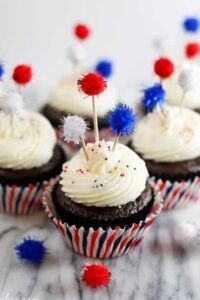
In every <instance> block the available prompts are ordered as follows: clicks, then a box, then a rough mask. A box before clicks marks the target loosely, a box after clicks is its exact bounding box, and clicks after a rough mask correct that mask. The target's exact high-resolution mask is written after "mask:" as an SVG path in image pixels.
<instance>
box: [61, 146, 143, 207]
mask: <svg viewBox="0 0 200 300" xmlns="http://www.w3.org/2000/svg"><path fill="white" fill-rule="evenodd" d="M87 151H88V154H89V161H86V159H85V157H84V153H83V150H82V149H81V150H80V151H79V153H78V154H77V155H76V156H74V157H73V158H72V159H71V160H70V161H69V162H67V163H65V164H64V166H63V172H62V173H61V179H60V184H61V187H62V191H63V192H64V193H65V195H66V196H67V197H69V198H71V199H72V200H73V201H75V202H77V203H81V204H83V205H86V206H98V207H104V206H119V205H123V204H126V203H128V202H130V201H134V200H135V199H137V197H139V196H140V195H141V193H142V192H143V191H144V189H145V186H146V181H147V178H148V172H147V169H146V166H145V163H144V161H143V160H142V159H141V158H140V157H139V156H138V155H137V154H136V153H135V152H133V151H132V150H130V149H129V148H128V147H126V146H125V145H122V144H117V146H116V148H115V151H114V152H113V151H112V142H105V141H101V142H99V143H95V144H87Z"/></svg>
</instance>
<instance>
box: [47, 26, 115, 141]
mask: <svg viewBox="0 0 200 300" xmlns="http://www.w3.org/2000/svg"><path fill="white" fill-rule="evenodd" d="M90 32H91V31H90V29H89V27H88V26H86V25H85V24H78V25H77V26H76V27H75V29H74V33H75V37H76V38H77V39H78V40H79V41H81V46H82V42H83V40H86V39H87V38H88V37H89V33H90ZM83 33H84V35H83ZM68 57H69V60H70V61H71V63H72V71H71V72H70V73H69V74H68V75H67V76H65V77H64V78H62V79H61V81H60V82H58V84H57V85H56V86H55V87H54V88H53V89H52V91H51V93H50V95H49V99H48V102H47V104H46V105H45V106H44V107H43V108H42V113H43V114H44V115H45V117H46V118H47V119H48V120H49V121H50V122H51V124H52V125H53V126H54V127H55V128H56V131H57V135H58V138H61V140H62V137H61V134H60V133H61V132H60V130H59V129H58V126H59V125H60V122H61V119H62V118H63V116H65V117H66V116H68V115H70V114H78V115H80V116H81V115H84V116H85V118H86V119H87V122H88V125H89V128H90V132H88V133H87V140H88V141H89V140H91V139H92V138H93V120H92V119H93V115H92V108H91V107H90V106H86V105H85V101H84V100H83V97H82V95H81V94H80V92H79V91H78V90H77V80H78V78H79V77H80V76H81V74H83V73H85V72H86V71H89V70H90V69H93V70H95V71H96V72H97V73H99V74H100V75H102V76H103V77H104V78H106V79H108V78H110V77H111V75H112V73H113V64H112V62H111V61H109V60H107V59H104V60H100V61H99V62H97V64H96V66H92V67H90V66H88V64H86V59H85V54H84V51H83V46H82V47H77V46H76V47H70V48H69V51H68ZM102 100H104V101H102ZM117 101H118V95H117V90H116V88H115V87H114V85H110V86H109V88H108V89H107V90H106V91H105V93H104V98H103V99H102V96H101V95H100V96H99V100H98V101H97V104H96V105H97V111H98V118H99V129H100V130H101V131H100V134H101V135H102V136H103V137H107V135H108V130H106V129H107V128H108V124H107V122H106V113H107V111H109V110H110V109H111V108H112V107H113V106H114V105H116V104H117Z"/></svg>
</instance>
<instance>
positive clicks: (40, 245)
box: [14, 237, 48, 265]
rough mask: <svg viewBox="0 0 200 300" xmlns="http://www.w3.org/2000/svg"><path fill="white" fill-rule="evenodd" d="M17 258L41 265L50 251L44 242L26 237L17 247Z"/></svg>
mask: <svg viewBox="0 0 200 300" xmlns="http://www.w3.org/2000/svg"><path fill="white" fill-rule="evenodd" d="M14 249H15V251H16V254H17V257H18V258H19V259H20V260H24V261H28V262H31V263H33V264H37V265H40V264H41V263H42V262H43V260H44V257H45V255H46V254H48V251H47V249H46V247H45V246H44V241H40V240H35V239H32V238H31V237H25V238H24V239H23V241H22V242H21V243H19V244H17V245H16V246H15V248H14Z"/></svg>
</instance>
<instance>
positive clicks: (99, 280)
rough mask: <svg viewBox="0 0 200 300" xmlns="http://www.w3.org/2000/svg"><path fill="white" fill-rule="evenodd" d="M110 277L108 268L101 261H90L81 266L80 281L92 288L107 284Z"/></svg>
mask: <svg viewBox="0 0 200 300" xmlns="http://www.w3.org/2000/svg"><path fill="white" fill-rule="evenodd" d="M110 277H111V273H110V272H109V270H108V268H107V267H106V266H105V265H103V264H101V263H91V264H88V265H85V266H84V267H83V272H82V281H83V282H84V283H85V284H87V285H89V286H91V287H93V288H96V287H101V286H105V285H108V283H109V282H110Z"/></svg>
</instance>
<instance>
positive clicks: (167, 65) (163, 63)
mask: <svg viewBox="0 0 200 300" xmlns="http://www.w3.org/2000/svg"><path fill="white" fill-rule="evenodd" d="M154 72H155V73H156V75H158V76H159V77H161V78H162V79H166V78H168V77H170V76H171V75H172V74H173V72H174V64H173V62H172V61H171V60H170V59H169V58H167V57H161V58H159V59H157V60H156V61H155V63H154Z"/></svg>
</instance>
